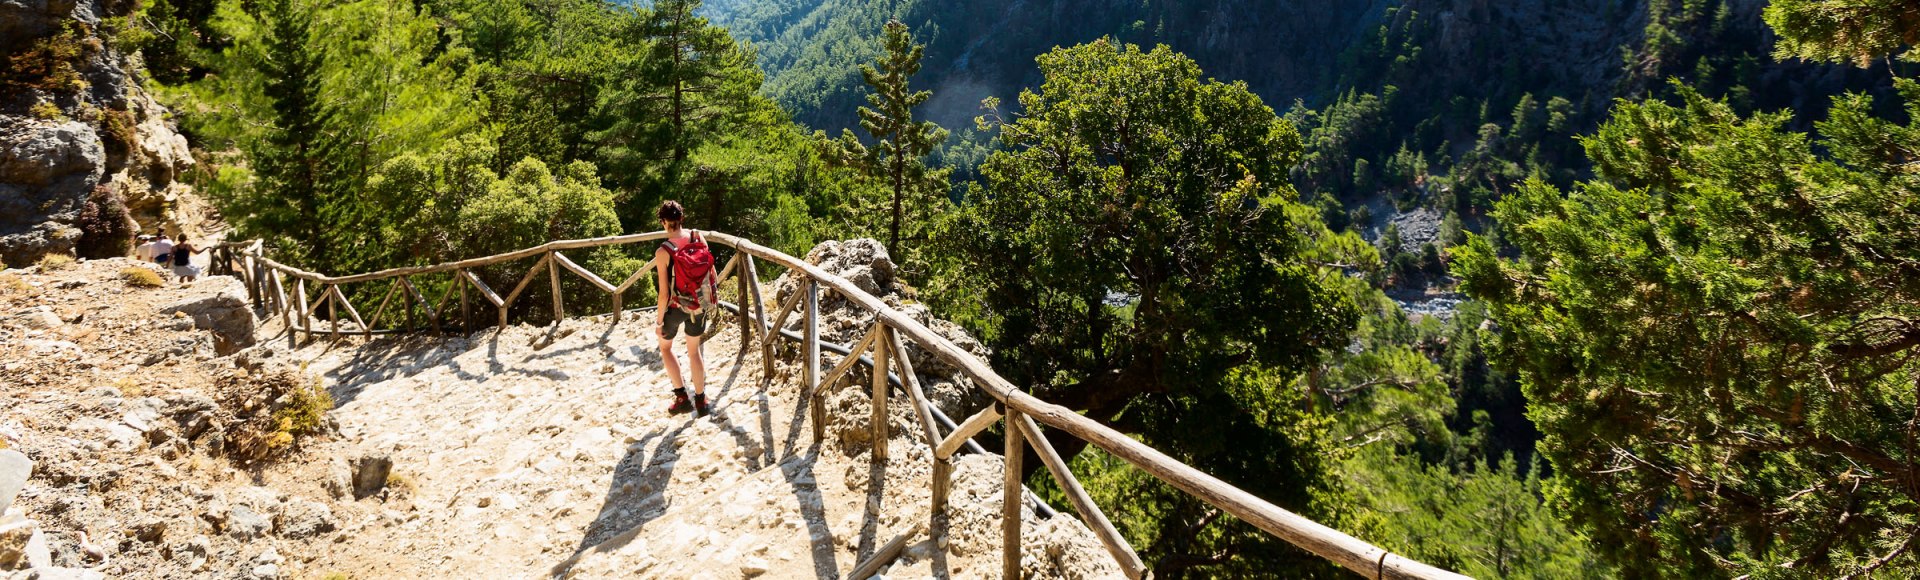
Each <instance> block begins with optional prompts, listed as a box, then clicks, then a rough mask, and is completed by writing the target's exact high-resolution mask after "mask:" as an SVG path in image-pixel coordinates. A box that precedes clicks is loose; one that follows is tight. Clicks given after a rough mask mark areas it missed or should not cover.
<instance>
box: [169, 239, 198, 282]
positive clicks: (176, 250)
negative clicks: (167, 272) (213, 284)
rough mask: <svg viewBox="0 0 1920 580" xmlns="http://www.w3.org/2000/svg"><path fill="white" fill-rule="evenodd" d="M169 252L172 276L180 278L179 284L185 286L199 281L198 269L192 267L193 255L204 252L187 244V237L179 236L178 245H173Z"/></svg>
mask: <svg viewBox="0 0 1920 580" xmlns="http://www.w3.org/2000/svg"><path fill="white" fill-rule="evenodd" d="M171 251H172V252H173V260H172V262H173V275H174V276H178V277H179V278H180V283H182V284H185V283H188V282H192V281H194V280H198V279H200V267H199V266H195V265H193V255H194V254H198V253H202V252H205V251H206V250H203V249H200V248H198V247H195V246H194V245H193V244H191V243H188V242H187V235H186V234H180V243H177V244H174V245H173V249H172V250H171Z"/></svg>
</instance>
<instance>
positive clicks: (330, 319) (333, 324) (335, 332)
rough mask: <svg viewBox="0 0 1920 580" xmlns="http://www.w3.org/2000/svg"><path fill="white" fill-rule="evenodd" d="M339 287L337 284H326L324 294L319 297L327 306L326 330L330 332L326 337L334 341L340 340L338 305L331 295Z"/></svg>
mask: <svg viewBox="0 0 1920 580" xmlns="http://www.w3.org/2000/svg"><path fill="white" fill-rule="evenodd" d="M339 289H340V287H339V286H337V285H328V286H327V289H326V290H324V292H326V295H325V296H321V297H320V301H321V302H322V303H325V304H326V306H327V331H328V333H329V334H330V336H328V337H327V339H328V340H333V341H336V342H337V341H339V340H340V305H339V304H336V303H335V302H334V300H333V297H334V294H335V293H336V292H338V291H339Z"/></svg>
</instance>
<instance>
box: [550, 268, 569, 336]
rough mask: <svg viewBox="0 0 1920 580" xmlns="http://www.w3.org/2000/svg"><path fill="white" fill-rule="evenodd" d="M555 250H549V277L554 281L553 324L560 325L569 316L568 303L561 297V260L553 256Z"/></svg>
mask: <svg viewBox="0 0 1920 580" xmlns="http://www.w3.org/2000/svg"><path fill="white" fill-rule="evenodd" d="M553 255H554V254H553V252H547V277H548V279H549V280H552V281H553V325H554V326H559V325H560V321H561V320H565V319H566V318H567V308H566V305H565V304H563V303H562V302H561V298H560V261H559V260H555V259H554V258H553Z"/></svg>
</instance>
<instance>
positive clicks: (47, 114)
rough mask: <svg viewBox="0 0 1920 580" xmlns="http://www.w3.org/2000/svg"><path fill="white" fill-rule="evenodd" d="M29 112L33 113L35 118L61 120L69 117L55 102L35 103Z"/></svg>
mask: <svg viewBox="0 0 1920 580" xmlns="http://www.w3.org/2000/svg"><path fill="white" fill-rule="evenodd" d="M28 112H31V113H33V117H34V118H36V119H41V120H45V121H60V120H64V119H66V118H67V116H66V115H65V114H63V113H61V112H60V107H57V106H54V104H53V103H49V102H46V101H40V102H38V103H34V104H33V108H32V109H29V110H28Z"/></svg>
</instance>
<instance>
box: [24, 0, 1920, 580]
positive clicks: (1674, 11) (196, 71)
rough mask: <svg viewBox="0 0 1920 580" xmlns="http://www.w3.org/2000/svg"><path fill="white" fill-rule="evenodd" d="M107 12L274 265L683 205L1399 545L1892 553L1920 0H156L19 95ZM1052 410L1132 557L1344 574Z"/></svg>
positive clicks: (1567, 556) (1911, 305) (1605, 553)
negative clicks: (888, 259) (809, 260)
mask: <svg viewBox="0 0 1920 580" xmlns="http://www.w3.org/2000/svg"><path fill="white" fill-rule="evenodd" d="M102 42H104V43H108V44H109V45H111V46H112V47H114V48H116V49H118V50H121V51H124V52H125V53H127V54H129V55H134V58H131V59H130V63H131V64H130V66H133V67H136V68H137V70H138V71H139V72H138V75H137V78H138V82H140V83H141V84H143V85H144V86H146V87H147V88H148V89H149V90H151V91H153V92H154V93H155V94H156V95H158V97H159V100H160V102H161V103H163V104H164V105H166V106H167V107H168V108H169V109H170V110H171V111H172V112H173V115H174V118H175V120H177V121H178V123H179V124H180V127H181V132H182V133H184V134H185V135H186V137H187V139H188V141H189V143H190V144H191V147H192V149H193V154H194V156H195V157H196V158H198V159H200V161H201V164H202V165H201V167H200V169H199V170H198V171H196V172H195V173H194V174H192V175H188V176H184V179H186V180H189V181H191V182H192V184H193V185H194V186H195V187H196V188H197V189H198V190H200V191H202V192H204V193H206V194H208V195H210V196H211V197H212V198H213V199H214V201H215V203H216V205H217V207H218V208H219V209H220V213H221V214H222V216H223V217H224V219H225V220H226V221H227V222H228V223H229V224H230V225H231V226H232V227H233V228H235V231H234V234H233V236H232V237H233V238H235V239H239V238H261V239H264V240H266V241H267V243H268V244H269V245H270V246H271V247H272V248H273V249H274V252H275V255H276V256H280V257H284V259H285V260H287V261H288V262H290V263H294V264H297V265H300V266H302V267H306V268H311V269H314V270H318V271H323V272H331V273H350V272H361V271H369V270H374V269H380V268H388V267H396V266H404V265H421V264H430V263H435V262H441V261H448V260H453V259H459V258H465V257H473V256H480V255H486V254H493V253H499V252H504V251H508V250H513V249H518V248H523V247H528V246H533V245H537V244H539V243H542V242H545V241H548V240H553V239H567V238H585V237H596V236H606V235H614V234H619V233H626V232H636V231H651V230H654V229H657V228H658V223H657V222H656V221H655V220H654V218H653V215H654V214H653V208H654V207H655V206H656V205H658V204H659V202H661V201H662V200H667V199H676V200H679V201H680V202H682V203H683V204H685V205H686V207H687V209H688V211H689V213H690V222H689V223H690V225H691V226H693V227H696V228H711V229H715V230H721V231H726V232H730V233H734V234H738V235H742V236H745V237H747V238H751V239H754V240H759V241H762V242H763V243H765V244H766V245H768V246H771V247H774V248H776V249H779V250H781V251H784V252H788V253H790V254H795V255H803V254H805V252H806V251H807V250H808V249H809V248H812V247H813V246H814V245H815V244H816V243H818V242H820V241H824V240H829V239H847V238H853V237H871V238H875V239H878V240H881V241H882V242H884V243H886V245H887V248H888V249H889V251H890V252H891V253H892V256H893V259H894V260H895V261H897V262H899V263H900V264H901V265H902V271H901V276H902V277H903V279H904V280H906V281H907V282H908V283H909V284H910V285H912V286H913V288H914V289H915V297H916V299H917V300H919V301H922V302H924V303H925V304H927V305H928V306H930V307H931V308H932V309H933V311H934V312H935V313H936V314H938V315H939V316H941V317H943V318H948V319H951V320H954V321H957V322H959V323H961V324H962V325H964V326H965V327H966V328H967V329H968V330H969V331H971V332H973V333H974V334H975V335H976V336H979V337H980V338H981V340H982V342H984V343H986V344H987V345H988V346H989V347H991V349H992V353H993V355H992V362H993V366H994V368H995V369H996V370H997V371H998V372H1000V373H1001V374H1003V375H1005V376H1006V377H1007V378H1009V379H1011V380H1013V381H1014V382H1015V383H1016V384H1020V385H1023V386H1025V387H1026V388H1028V389H1029V390H1030V391H1031V392H1032V393H1034V394H1035V395H1037V396H1039V397H1041V398H1043V399H1046V400H1048V401H1050V402H1054V403H1058V404H1061V405H1065V406H1068V407H1070V408H1073V409H1076V410H1079V411H1081V412H1083V413H1084V414H1085V415H1086V416H1088V417H1090V418H1093V419H1095V420H1097V421H1100V422H1102V423H1105V424H1108V425H1110V426H1113V427H1114V428H1116V429H1119V430H1121V431H1123V432H1126V433H1128V434H1130V435H1132V436H1134V437H1136V438H1138V439H1139V440H1141V441H1143V442H1146V443H1148V444H1150V445H1152V446H1154V447H1155V448H1158V449H1160V450H1163V451H1165V452H1167V453H1168V454H1170V455H1172V456H1173V457H1175V458H1177V459H1179V460H1181V461H1184V462H1186V463H1188V464H1190V465H1193V466H1194V467H1196V468H1199V469H1201V470H1203V471H1206V472H1208V473H1211V474H1213V475H1215V476H1217V477H1219V478H1221V479H1223V480H1225V481H1227V482H1229V483H1231V484H1234V485H1236V486H1238V487H1240V488H1242V489H1245V490H1247V491H1249V492H1251V493H1253V494H1255V495H1258V496H1260V497H1262V498H1265V499H1267V500H1269V501H1272V502H1274V503H1275V504H1277V505H1280V506H1282V507H1285V508H1287V509H1289V510H1293V511H1295V512H1297V513H1300V514H1302V515H1305V516H1307V517H1309V518H1312V519H1314V520H1316V521H1320V522H1323V523H1326V524H1327V525H1330V526H1332V527H1335V528H1339V529H1341V530H1343V531H1347V532H1349V533H1351V534H1353V535H1355V536H1357V537H1359V538H1362V539H1365V540H1367V541H1370V542H1374V543H1376V544H1378V545H1380V546H1382V547H1384V548H1387V549H1390V550H1394V551H1396V552H1399V553H1402V554H1406V555H1407V556H1409V557H1411V558H1414V559H1417V560H1421V561H1424V562H1428V563H1431V564H1434V565H1436V566H1440V567H1444V568H1447V569H1451V570H1456V571H1459V572H1461V573H1463V574H1467V575H1470V576H1474V577H1499V578H1575V577H1626V578H1642V577H1755V578H1757V577H1802V576H1817V577H1828V576H1855V575H1867V574H1880V575H1886V576H1889V577H1900V576H1907V575H1913V574H1916V573H1920V556H1916V554H1915V550H1914V549H1913V543H1914V541H1915V538H1916V534H1920V468H1916V465H1920V448H1917V447H1916V441H1920V388H1916V385H1920V361H1916V360H1915V355H1916V354H1920V322H1916V320H1917V318H1916V317H1920V299H1917V298H1916V297H1917V296H1920V129H1916V128H1915V127H1914V126H1913V124H1912V123H1913V118H1914V116H1915V115H1916V114H1920V84H1917V83H1916V81H1914V80H1912V79H1914V78H1915V77H1916V74H1917V73H1920V64H1917V63H1920V53H1916V52H1913V51H1912V47H1913V46H1915V45H1916V44H1920V5H1915V4H1912V3H1909V2H1904V1H1901V0H1772V1H1771V2H1768V1H1764V0H1558V1H1549V0H1525V1H1516V2H1465V1H1439V0H1432V1H1429V0H1397V1H1393V0H1380V1H1376V2H1339V1H1331V0H1299V1H1296V2H1285V3H1278V2H1269V3H1262V2H1245V1H1237V0H1209V1H1206V2H1167V1H1162V0H1140V1H1138V2H1093V1H1089V0H1049V1H1012V0H983V1H980V2H925V1H919V0H904V1H889V2H880V1H873V0H711V1H710V2H708V3H707V4H706V5H702V3H701V2H700V1H699V0H655V1H653V2H604V1H601V0H513V1H497V0H351V1H349V0H146V1H145V2H141V3H138V5H137V7H136V8H133V9H132V10H130V11H129V13H128V14H127V15H125V16H118V17H112V18H104V19H102V20H101V22H100V24H99V25H98V26H85V25H79V26H75V25H68V26H66V27H65V28H64V29H61V30H59V31H57V32H52V33H50V34H49V35H47V36H45V37H44V38H40V39H38V40H35V41H33V42H32V43H30V44H22V45H21V46H19V47H16V48H15V49H14V51H13V53H12V54H11V56H10V57H9V59H10V60H9V64H8V68H7V71H6V77H5V78H4V79H0V86H5V87H7V89H6V90H7V91H8V92H10V93H13V94H14V95H16V96H20V95H26V96H27V97H20V98H10V100H9V101H8V102H9V103H12V104H9V105H8V106H14V105H19V106H20V107H28V106H31V107H32V108H33V109H32V110H33V114H34V115H36V116H39V117H42V118H49V119H51V118H56V117H58V118H65V116H67V115H74V113H72V112H71V111H73V110H75V107H76V106H77V105H74V104H73V103H75V102H78V101H76V99H79V98H80V97H79V96H77V95H80V94H81V93H82V92H84V90H85V89H86V87H85V86H84V85H85V83H84V82H81V81H77V80H76V79H74V78H72V76H71V75H72V70H73V65H72V62H77V60H76V59H81V58H86V55H87V54H88V51H91V50H99V49H98V48H97V46H98V45H99V44H100V43H102ZM89 43H91V44H89ZM23 99H24V100H23ZM14 101H20V102H19V103H14ZM29 101H30V102H29ZM93 118H94V119H97V122H98V123H99V124H101V126H102V127H103V128H106V127H107V126H108V124H111V123H114V122H116V121H114V119H115V117H114V116H113V115H112V114H105V115H98V114H96V115H95V116H94V117H93ZM648 251H649V252H650V248H649V249H648ZM649 256H650V254H648V255H639V254H628V253H625V250H620V249H612V248H607V249H601V250H597V253H595V254H593V255H591V256H590V257H589V258H588V259H587V260H584V261H583V265H584V266H585V267H586V268H588V269H590V270H593V271H594V272H596V273H598V274H599V275H601V276H602V277H605V278H608V279H619V278H621V277H624V276H625V275H626V274H627V273H629V272H631V271H632V270H633V269H634V268H636V267H637V266H639V265H640V264H642V263H644V262H645V260H647V259H648V258H649ZM481 275H482V276H483V277H485V276H486V273H484V272H482V273H481ZM499 276H500V278H499V279H488V280H487V283H488V284H490V285H491V286H492V287H495V288H499V287H511V286H512V285H513V283H512V282H513V281H512V280H508V279H506V278H505V276H507V274H506V273H504V272H502V273H500V274H499ZM538 286H539V285H538V284H536V285H535V290H534V292H536V293H537V292H539V291H540V290H539V288H538ZM647 292H650V290H649V291H647ZM568 300H569V303H573V304H582V303H584V304H592V303H593V302H592V300H595V298H593V297H591V296H587V295H584V294H583V295H582V296H578V297H569V298H568ZM648 300H649V298H647V297H643V298H638V299H636V298H632V297H629V302H632V303H648ZM527 302H528V303H533V304H537V303H539V302H540V300H538V299H533V300H528V301H527ZM1059 437H1060V439H1059V440H1056V441H1054V442H1053V444H1054V446H1055V447H1056V448H1058V449H1060V450H1062V452H1063V453H1065V454H1067V455H1069V456H1071V464H1072V465H1073V468H1074V471H1075V472H1076V473H1079V474H1082V477H1083V479H1084V480H1085V481H1086V483H1087V484H1088V486H1089V487H1090V489H1091V490H1092V492H1093V494H1094V495H1095V497H1096V499H1097V500H1098V502H1099V503H1100V504H1101V505H1103V506H1111V508H1110V509H1112V510H1113V514H1112V515H1113V516H1114V518H1115V521H1116V523H1117V524H1118V526H1119V527H1120V529H1121V530H1122V531H1123V532H1124V533H1125V534H1126V536H1127V537H1128V538H1129V540H1130V541H1131V542H1132V544H1133V546H1134V547H1136V548H1138V549H1139V550H1140V551H1141V555H1142V557H1143V558H1144V559H1145V560H1146V561H1147V563H1148V566H1149V567H1150V568H1151V569H1152V570H1153V573H1154V575H1155V576H1156V577H1163V578H1188V577H1195V578H1204V577H1248V578H1266V577H1274V576H1276V575H1278V576H1285V577H1295V576H1297V577H1337V576H1341V575H1344V574H1345V572H1341V571H1340V570H1339V568H1337V567H1336V566H1334V565H1333V564H1331V563H1328V562H1326V561H1324V560H1321V559H1319V558H1317V557H1315V556H1313V555H1312V554H1309V553H1307V552H1304V551H1302V550H1300V549H1297V548H1294V547H1293V546H1291V545H1289V544H1287V543H1286V542H1285V541H1283V540H1280V539H1278V538H1275V537H1272V536H1270V535H1267V534H1265V533H1263V532H1261V531H1259V530H1257V529H1255V528H1254V527H1252V526H1250V525H1248V524H1246V523H1244V522H1240V521H1238V520H1235V519H1233V518H1232V517H1230V516H1222V515H1221V513H1220V512H1219V511H1217V510H1215V509H1213V508H1211V507H1210V506H1208V505H1207V504H1205V503H1203V502H1201V501H1199V500H1197V499H1195V498H1193V497H1191V496H1188V495H1185V494H1182V493H1180V492H1178V491H1177V490H1175V489H1173V488H1171V487H1169V486H1167V485H1165V484H1163V483H1160V482H1158V481H1157V480H1155V479H1153V478H1151V477H1149V476H1146V475H1144V474H1142V473H1140V472H1138V471H1136V470H1134V469H1131V468H1130V467H1128V466H1127V465H1126V464H1125V463H1124V462H1122V461H1120V460H1119V459H1117V458H1114V457H1110V456H1107V455H1105V454H1104V453H1102V452H1100V451H1099V450H1097V449H1092V448H1089V447H1087V446H1086V444H1084V443H1082V442H1079V441H1075V440H1071V438H1068V437H1066V436H1059ZM1038 463H1039V462H1037V461H1028V462H1027V465H1028V466H1030V471H1032V469H1031V467H1032V466H1036V465H1038ZM1027 482H1028V484H1029V485H1031V486H1033V487H1034V488H1035V489H1037V490H1040V492H1041V494H1042V495H1046V496H1049V497H1048V499H1049V500H1050V501H1051V502H1052V503H1054V504H1055V505H1064V503H1065V502H1064V499H1063V496H1061V495H1059V490H1058V489H1057V488H1056V487H1055V486H1054V485H1055V484H1054V483H1053V481H1052V480H1051V479H1050V478H1048V477H1047V476H1046V475H1045V474H1037V473H1030V476H1029V477H1028V478H1027Z"/></svg>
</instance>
